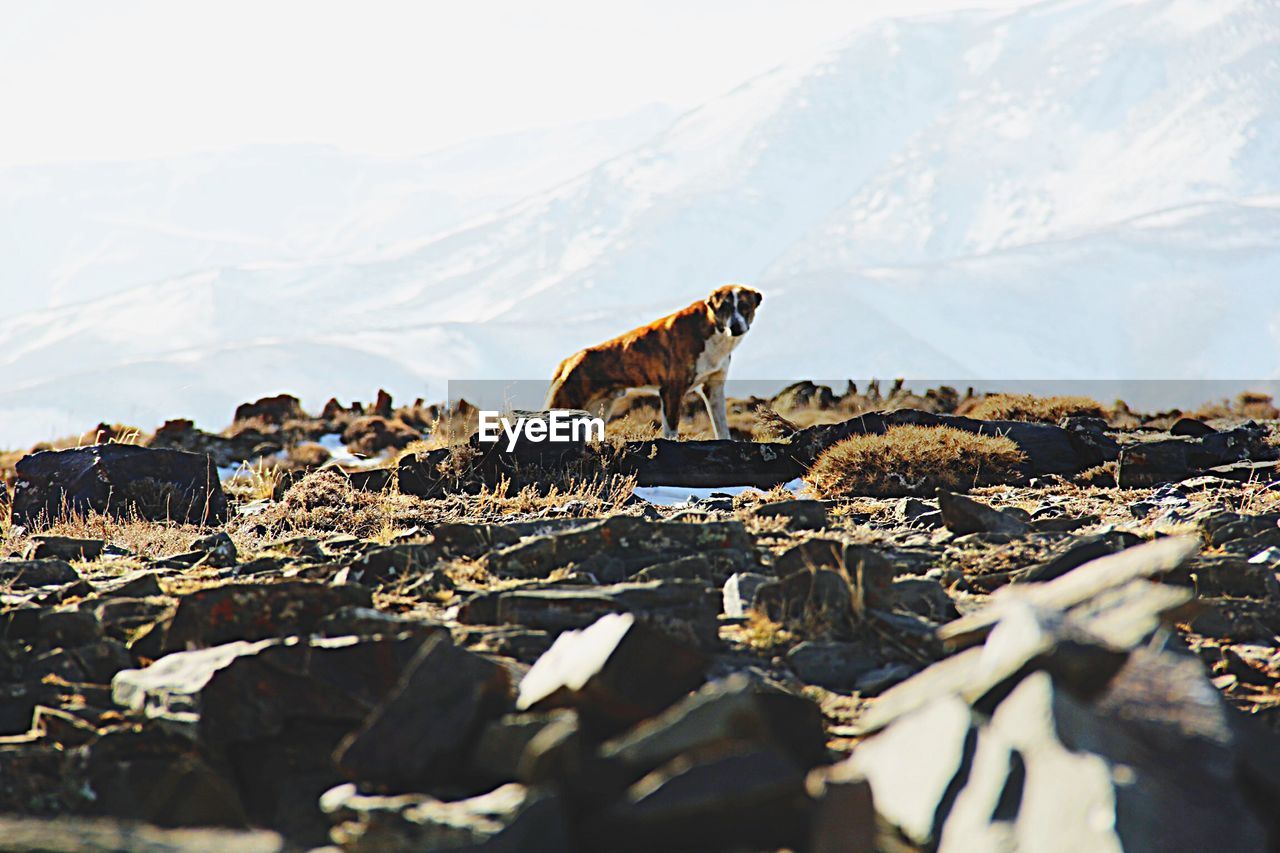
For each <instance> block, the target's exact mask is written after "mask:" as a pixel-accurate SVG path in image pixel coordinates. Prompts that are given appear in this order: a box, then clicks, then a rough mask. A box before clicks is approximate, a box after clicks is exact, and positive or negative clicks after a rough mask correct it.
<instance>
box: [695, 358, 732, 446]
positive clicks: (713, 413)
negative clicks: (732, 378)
mask: <svg viewBox="0 0 1280 853" xmlns="http://www.w3.org/2000/svg"><path fill="white" fill-rule="evenodd" d="M702 402H703V403H705V404H706V406H707V417H709V418H711V432H712V433H714V434H715V437H716V438H729V437H730V436H729V412H728V405H727V404H726V402H725V399H724V374H723V373H714V374H712V375H711V376H709V377H708V378H707V381H706V383H704V385H703V394H702Z"/></svg>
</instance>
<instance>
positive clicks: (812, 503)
mask: <svg viewBox="0 0 1280 853" xmlns="http://www.w3.org/2000/svg"><path fill="white" fill-rule="evenodd" d="M824 390H825V389H820V388H818V387H817V386H809V387H806V386H804V385H801V386H797V387H796V388H793V389H789V392H788V393H790V394H791V397H790V398H787V399H775V400H772V401H754V402H753V401H740V402H739V403H738V404H737V405H736V407H735V431H736V433H737V434H738V436H739V437H740V438H753V439H756V440H754V441H738V442H735V443H733V444H731V445H726V444H723V443H717V442H702V441H698V440H688V441H682V442H679V443H671V442H662V441H654V440H650V439H649V437H648V436H647V435H643V434H641V435H639V436H637V437H636V438H635V440H633V441H631V442H617V443H615V444H614V445H612V446H610V447H608V448H600V447H574V448H570V449H568V450H566V449H564V448H557V449H555V450H554V452H549V451H548V450H547V449H546V448H545V447H542V448H537V447H528V446H525V447H521V448H517V450H516V451H515V452H513V453H503V452H501V451H499V450H496V449H493V448H487V447H484V446H480V445H478V444H477V443H476V442H474V441H472V442H470V443H467V442H465V441H463V439H465V437H466V434H467V430H466V429H465V427H464V424H465V419H466V418H465V415H466V413H465V412H463V413H458V412H442V411H441V410H439V409H432V408H431V407H425V406H423V405H421V404H417V405H415V406H411V407H407V408H402V409H394V408H393V407H392V404H391V400H390V398H386V399H380V400H379V402H378V403H376V404H374V405H373V406H371V407H367V408H366V407H360V408H359V409H358V410H357V409H356V408H355V407H352V408H344V407H342V406H339V405H337V404H336V403H334V404H332V405H331V406H328V407H326V409H325V412H324V413H322V414H321V415H320V416H316V417H312V416H309V415H307V414H306V413H305V412H302V411H301V408H300V407H298V406H297V402H296V401H293V400H292V399H291V398H275V399H273V400H267V401H258V403H255V404H249V405H247V406H246V407H242V410H241V411H240V412H237V418H236V423H235V424H234V425H233V426H232V428H230V429H229V430H227V431H225V432H224V433H221V434H210V433H204V432H202V431H200V430H198V429H196V428H195V427H194V425H191V424H189V423H186V422H170V424H166V425H165V426H164V427H162V428H161V429H160V430H157V432H156V433H155V434H153V435H148V436H142V435H140V434H129V433H128V432H127V431H124V430H121V429H118V428H114V427H104V428H103V429H104V430H106V431H108V432H109V433H110V434H107V435H104V434H103V433H102V431H101V430H100V431H97V432H95V435H94V436H93V439H101V438H114V439H116V442H115V443H88V444H84V446H82V447H79V448H76V447H75V446H74V444H75V443H76V442H68V444H71V445H72V446H71V447H68V448H66V449H62V450H58V449H48V450H45V451H43V452H37V453H32V454H13V455H12V456H11V457H10V460H9V463H8V464H9V465H10V466H11V467H10V468H9V472H8V475H7V479H8V481H9V484H10V485H9V489H8V491H7V493H6V497H5V498H4V500H5V501H6V502H7V503H8V504H9V508H8V511H6V512H5V513H4V518H5V520H4V521H0V534H2V538H0V601H2V603H3V609H2V610H0V813H2V814H0V849H15V850H17V849H33V848H35V849H55V850H63V849H66V850H70V849H82V848H84V847H97V848H99V849H155V850H161V849H227V848H229V847H234V848H236V849H250V850H252V849H262V850H276V849H282V848H283V849H309V848H313V847H319V846H325V845H336V846H338V847H341V848H343V849H352V850H383V849H415V850H418V849H432V850H472V849H476V850H478V849H484V850H544V849H545V850H556V851H561V850H676V849H690V850H780V849H792V850H815V851H837V850H872V849H890V850H893V849H931V848H935V847H941V848H942V849H992V848H1000V849H1008V848H1010V847H1021V848H1025V849H1070V850H1079V849H1118V848H1119V847H1121V846H1123V847H1124V848H1126V849H1150V850H1175V849H1187V850H1191V849H1196V850H1199V849H1205V848H1206V847H1209V846H1218V847H1223V848H1224V849H1233V850H1235V849H1241V850H1244V849H1267V848H1274V847H1276V846H1277V845H1278V844H1280V817H1277V815H1280V808H1278V807H1280V771H1278V770H1277V768H1280V738H1278V736H1277V730H1280V713H1277V706H1278V705H1280V653H1278V651H1277V635H1278V634H1280V584H1278V583H1277V577H1276V571H1277V569H1278V568H1280V526H1278V523H1280V472H1278V471H1277V463H1276V462H1275V461H1274V460H1275V459H1276V457H1277V455H1280V454H1278V453H1277V450H1278V448H1277V440H1276V439H1277V425H1276V421H1275V414H1272V412H1274V409H1273V408H1272V409H1270V410H1268V409H1266V408H1264V407H1265V406H1269V402H1265V401H1262V400H1259V399H1252V400H1242V401H1238V403H1237V404H1236V405H1233V406H1224V407H1223V408H1222V410H1220V411H1213V412H1202V413H1199V414H1202V415H1204V417H1203V418H1200V419H1193V418H1186V417H1183V413H1180V412H1178V413H1164V414H1161V415H1153V416H1150V417H1144V416H1140V415H1135V414H1133V413H1130V412H1128V411H1127V410H1124V409H1121V408H1119V407H1116V408H1111V409H1108V410H1098V411H1093V410H1088V409H1086V410H1081V409H1079V407H1076V408H1072V409H1070V410H1067V411H1057V410H1054V409H1053V408H1052V407H1048V406H1040V407H1038V408H1037V407H1033V408H1034V409H1035V412H1036V413H1038V415H1037V416H1038V417H1040V420H1041V422H1033V421H1028V420H1004V419H1003V418H1008V417H1014V418H1024V417H1028V415H1027V414H1026V412H1025V411H1014V410H1012V409H1011V408H1010V407H1009V405H1008V401H1004V404H1003V405H1002V406H996V405H994V402H993V401H987V402H985V403H984V401H982V400H962V399H961V398H960V396H959V395H957V394H955V393H954V392H950V391H949V390H947V389H940V390H938V391H932V392H929V393H928V394H924V395H920V396H915V395H908V393H907V392H905V391H902V390H901V389H894V391H893V392H891V394H890V395H886V396H887V397H889V399H887V400H886V399H881V398H880V395H879V392H878V390H877V391H876V393H875V396H874V397H871V396H870V394H869V393H867V392H864V393H863V394H858V393H857V392H856V390H853V389H851V390H850V391H849V392H848V393H846V394H845V395H843V396H842V397H837V396H836V395H834V394H832V393H831V392H830V391H825V393H824ZM851 395H853V396H851ZM761 402H767V403H768V404H769V405H771V406H772V408H773V409H774V410H776V411H778V412H780V413H781V414H782V417H780V418H773V417H772V416H762V415H760V414H759V408H758V407H759V404H760V403H761ZM984 405H985V406H986V408H985V409H984V408H982V406H984ZM1249 406H1252V407H1253V408H1252V409H1251V410H1249V411H1247V412H1246V411H1245V407H1249ZM1024 408H1025V407H1024ZM880 410H884V411H886V412H887V411H889V410H896V411H893V412H891V413H888V414H881V413H878V412H879V411H880ZM966 412H968V414H969V415H971V417H963V416H962V415H964V414H965V413H966ZM1046 413H1049V414H1046ZM855 415H856V416H857V417H854V416H855ZM1249 415H1252V416H1253V417H1252V419H1251V418H1250V417H1249ZM1267 415H1270V419H1267V418H1266V416H1267ZM623 416H624V418H625V417H632V418H636V413H634V412H632V413H624V415H623ZM1058 416H1061V418H1060V419H1059V417H1058ZM1049 420H1051V421H1052V422H1045V421H1049ZM636 424H638V427H637V425H636ZM636 424H633V425H632V428H642V427H644V426H645V425H646V424H645V422H644V419H643V418H642V417H641V418H637V421H636ZM905 424H911V425H917V424H923V425H926V426H933V425H946V426H950V427H952V428H955V429H960V430H962V431H971V432H974V433H979V432H980V433H983V434H999V435H1002V436H1007V437H1008V438H1009V439H1010V440H1012V441H1014V442H1015V443H1016V444H1017V445H1018V447H1019V448H1020V449H1021V451H1022V452H1023V454H1024V459H1025V461H1024V464H1023V465H1022V467H1021V470H1020V471H1019V472H1018V474H1017V476H1016V477H1012V478H1010V479H1009V481H1008V482H1005V483H1002V484H1000V485H993V486H986V487H982V488H975V489H970V490H967V493H965V494H958V493H956V492H953V491H951V490H944V491H937V490H935V489H932V488H930V487H928V486H927V484H922V483H903V482H901V481H900V480H897V481H895V480H894V479H893V478H892V477H885V478H884V481H883V483H882V484H875V483H873V484H872V485H871V486H869V487H865V488H863V491H865V492H867V493H866V494H858V495H854V496H850V497H841V498H839V499H827V500H816V499H813V498H812V497H808V496H805V495H804V494H802V493H801V494H797V489H796V484H795V479H796V478H797V477H802V476H803V475H804V473H805V471H806V470H807V467H808V466H809V465H811V464H813V462H814V461H815V460H816V459H817V458H818V457H819V456H820V455H821V454H822V453H823V452H824V451H825V449H826V448H828V447H830V446H832V445H833V443H836V442H838V441H840V440H842V439H844V438H847V437H848V436H850V435H855V434H864V433H870V434H878V433H886V434H887V432H888V431H890V430H892V429H893V428H894V427H895V426H900V425H905ZM699 429H701V427H700V426H699V425H697V424H693V425H691V428H690V433H691V434H692V435H695V436H696V435H697V434H698V430H699ZM424 434H427V435H426V436H425V437H424ZM332 435H339V436H341V438H342V441H341V442H340V443H338V442H334V441H332V440H326V437H327V436H332ZM765 439H771V440H765ZM91 441H92V440H91ZM81 443H83V442H81ZM321 451H323V453H322V452H321ZM353 451H354V452H356V453H359V454H363V455H366V456H371V457H378V456H382V457H383V461H381V462H380V463H379V464H377V465H372V466H371V465H369V464H345V465H337V464H335V463H336V462H340V461H341V462H345V463H351V462H353V461H354V460H353V459H352V458H351V453H352V452H353ZM402 454H403V455H402ZM19 459H21V460H22V461H18V460H19ZM326 462H328V465H327V467H326V466H325V463H326ZM240 463H247V465H246V466H245V468H244V469H243V470H242V471H241V474H240V475H239V476H231V475H230V470H232V469H234V468H235V466H236V465H238V464H240ZM218 469H222V473H223V474H224V475H227V477H228V479H226V488H225V489H224V488H223V485H222V480H223V478H222V477H220V476H218ZM890 473H892V472H890ZM744 483H751V484H753V485H755V486H757V487H758V488H755V489H747V490H742V489H740V488H730V486H733V485H742V484H744ZM787 484H790V487H788V485H787ZM637 485H638V486H640V487H641V490H640V492H639V493H638V494H637V493H636V492H635V487H636V486H637ZM661 485H684V486H689V487H701V488H702V491H701V492H700V493H699V494H700V495H701V497H700V498H699V499H697V500H694V501H690V502H686V503H682V504H680V505H675V506H666V505H657V504H654V503H650V502H648V501H646V500H644V499H643V498H642V497H639V496H638V495H644V494H649V492H646V491H645V488H647V487H652V486H661ZM718 488H723V489H724V491H723V493H718V492H717V489H718Z"/></svg>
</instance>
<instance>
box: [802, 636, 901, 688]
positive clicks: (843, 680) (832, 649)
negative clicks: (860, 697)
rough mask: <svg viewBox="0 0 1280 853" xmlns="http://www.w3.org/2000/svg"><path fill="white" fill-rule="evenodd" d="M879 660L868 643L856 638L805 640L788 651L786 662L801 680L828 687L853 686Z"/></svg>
mask: <svg viewBox="0 0 1280 853" xmlns="http://www.w3.org/2000/svg"><path fill="white" fill-rule="evenodd" d="M880 663H881V661H880V659H879V658H878V657H877V656H876V655H875V653H874V651H873V650H872V649H871V648H870V647H869V646H867V645H866V644H864V643H858V642H814V641H812V640H806V641H805V642H803V643H800V644H798V645H796V646H795V647H794V648H793V649H791V651H789V652H787V665H788V666H790V667H791V669H792V670H793V671H794V672H795V674H796V675H797V676H799V677H800V680H801V681H803V682H805V683H806V684H816V685H818V686H819V687H826V688H827V689H829V690H842V691H851V690H853V689H854V687H855V686H856V685H857V683H858V679H860V678H861V677H862V676H864V675H866V674H867V673H868V672H870V671H871V670H873V669H875V668H876V667H877V666H879V665H880Z"/></svg>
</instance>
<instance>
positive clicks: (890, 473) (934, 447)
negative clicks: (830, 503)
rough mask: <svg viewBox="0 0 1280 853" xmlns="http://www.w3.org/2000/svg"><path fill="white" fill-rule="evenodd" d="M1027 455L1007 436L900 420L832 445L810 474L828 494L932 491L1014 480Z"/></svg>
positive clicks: (816, 486) (814, 483)
mask: <svg viewBox="0 0 1280 853" xmlns="http://www.w3.org/2000/svg"><path fill="white" fill-rule="evenodd" d="M1025 459H1026V457H1025V455H1024V454H1023V453H1022V451H1021V450H1019V449H1018V445H1016V444H1014V443H1013V441H1011V440H1010V439H1008V438H1005V437H1004V436H998V435H979V434H976V433H971V432H965V431H963V430H958V429H953V428H952V427H921V426H896V427H891V428H890V429H889V430H888V432H885V433H883V434H880V435H855V436H853V437H851V438H847V439H845V440H844V441H841V442H839V443H838V444H835V445H832V446H831V447H830V448H828V449H827V450H826V451H825V452H824V453H823V454H822V455H821V456H819V457H818V460H817V461H816V462H814V464H813V467H812V468H810V469H809V473H808V474H807V475H806V477H805V479H806V481H807V482H808V483H809V485H810V488H811V489H812V490H813V492H814V493H815V494H817V495H818V496H819V497H823V498H832V497H852V496H855V495H876V496H881V497H904V496H907V495H928V494H932V493H933V492H934V491H935V490H936V489H938V488H945V489H951V490H956V491H961V490H967V489H970V488H973V487H974V486H985V485H997V484H1000V483H1007V482H1010V481H1012V480H1014V479H1016V477H1017V473H1018V466H1019V465H1020V464H1021V463H1022V462H1023V461H1025Z"/></svg>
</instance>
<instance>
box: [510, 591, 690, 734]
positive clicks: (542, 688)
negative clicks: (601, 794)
mask: <svg viewBox="0 0 1280 853" xmlns="http://www.w3.org/2000/svg"><path fill="white" fill-rule="evenodd" d="M706 667H707V659H706V657H705V656H704V655H703V653H702V652H700V651H699V650H698V649H697V648H696V647H693V646H690V645H686V644H683V643H680V642H678V641H676V640H673V639H671V638H670V637H669V636H667V635H665V634H663V633H661V632H660V631H658V630H656V629H654V628H651V627H649V626H648V625H646V624H644V623H643V622H640V621H638V620H637V619H636V618H635V617H634V616H633V615H631V614H610V615H607V616H603V617H601V618H600V619H598V620H597V621H596V622H595V623H594V624H592V625H591V626H590V627H589V628H586V629H585V630H582V631H568V632H565V633H564V634H561V635H560V636H559V637H558V638H557V639H556V641H555V643H554V644H553V645H552V647H551V648H550V649H549V650H548V651H547V653H546V654H545V655H543V656H542V657H541V658H539V659H538V662H537V663H535V664H534V665H533V668H532V669H530V670H529V672H528V674H527V675H525V677H524V679H523V680H522V681H521V682H520V691H519V696H518V698H517V700H516V707H517V708H518V709H519V710H522V711H527V710H550V709H553V708H574V709H576V710H577V711H578V713H579V715H580V716H581V718H582V720H583V724H584V726H585V727H586V728H588V729H589V730H590V731H592V732H593V733H597V734H600V735H602V736H608V735H612V734H616V733H617V732H619V731H621V730H623V729H625V728H627V727H629V726H632V725H634V724H635V723H638V722H640V721H641V720H644V719H646V718H648V717H651V716H653V715H654V714H657V713H659V712H660V711H662V710H663V709H665V708H667V707H669V706H670V705H671V704H672V703H673V702H675V701H676V700H677V699H679V698H680V697H681V696H683V695H684V694H686V693H688V692H689V691H690V690H693V689H695V688H697V687H698V686H699V685H700V684H701V683H702V681H703V678H704V677H705V673H706Z"/></svg>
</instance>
